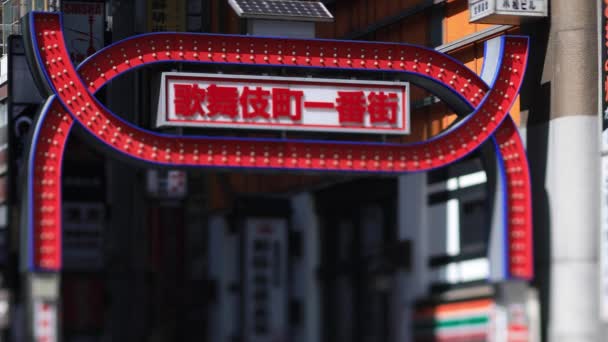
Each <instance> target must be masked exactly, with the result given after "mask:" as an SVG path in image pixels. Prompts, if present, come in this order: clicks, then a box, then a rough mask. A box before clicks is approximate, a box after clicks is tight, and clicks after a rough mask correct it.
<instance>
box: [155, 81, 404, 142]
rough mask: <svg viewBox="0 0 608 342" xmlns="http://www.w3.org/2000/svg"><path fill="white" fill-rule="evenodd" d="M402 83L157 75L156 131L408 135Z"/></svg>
mask: <svg viewBox="0 0 608 342" xmlns="http://www.w3.org/2000/svg"><path fill="white" fill-rule="evenodd" d="M408 101H409V85H408V84H407V83H403V82H377V81H353V80H338V79H310V78H292V77H260V76H235V75H217V74H184V73H163V75H162V83H161V90H160V96H159V106H158V117H157V127H162V126H197V127H223V128H245V129H270V130H300V131H324V132H349V133H377V134H407V133H409V126H410V123H409V107H408Z"/></svg>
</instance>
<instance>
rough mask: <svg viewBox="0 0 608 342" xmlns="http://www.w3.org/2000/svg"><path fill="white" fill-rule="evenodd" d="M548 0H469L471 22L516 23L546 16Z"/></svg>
mask: <svg viewBox="0 0 608 342" xmlns="http://www.w3.org/2000/svg"><path fill="white" fill-rule="evenodd" d="M548 2H549V0H469V14H470V19H469V21H471V22H476V23H486V24H502V25H517V24H520V23H522V22H523V21H526V20H530V19H534V18H542V17H546V16H547V9H548Z"/></svg>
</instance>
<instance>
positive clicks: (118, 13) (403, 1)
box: [0, 0, 608, 342]
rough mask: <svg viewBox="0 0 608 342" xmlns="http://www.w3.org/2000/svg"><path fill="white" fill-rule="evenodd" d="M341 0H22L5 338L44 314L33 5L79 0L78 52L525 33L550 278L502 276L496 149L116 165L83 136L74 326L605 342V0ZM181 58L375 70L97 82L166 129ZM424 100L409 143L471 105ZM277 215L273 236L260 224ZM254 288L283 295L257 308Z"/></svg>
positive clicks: (2, 292)
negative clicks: (271, 162)
mask: <svg viewBox="0 0 608 342" xmlns="http://www.w3.org/2000/svg"><path fill="white" fill-rule="evenodd" d="M322 3H323V4H324V6H325V7H326V8H327V10H328V11H329V13H331V15H332V16H333V20H331V21H322V22H317V21H314V20H302V21H282V20H280V18H278V19H268V18H266V19H252V18H246V17H243V16H239V14H240V13H239V12H238V10H235V9H236V7H235V5H234V2H232V1H228V0H172V1H161V0H132V1H126V0H106V1H68V0H62V1H58V0H56V1H45V0H39V1H34V0H29V1H28V0H9V1H4V2H2V7H1V10H2V35H1V36H2V42H1V44H0V47H1V52H2V58H1V60H0V62H1V64H0V67H1V68H0V84H1V85H0V114H1V115H0V127H1V129H0V164H1V165H2V167H1V168H0V171H1V175H0V188H1V190H0V201H1V204H0V265H1V267H2V278H1V282H0V288H1V289H0V328H2V329H3V331H4V335H3V338H5V339H8V340H14V341H24V340H26V337H25V336H26V335H25V334H26V333H25V332H26V331H27V330H28V327H27V326H28V324H27V323H26V322H28V315H31V313H29V312H28V310H26V308H25V304H24V298H25V296H26V294H27V291H30V290H31V289H30V287H29V285H28V284H29V283H28V281H26V280H25V279H26V276H24V275H23V274H22V272H20V270H19V267H18V263H19V258H20V255H21V253H24V251H23V249H22V248H21V247H20V243H19V229H20V228H19V227H20V226H19V213H20V211H22V210H23V208H21V207H20V196H21V195H20V193H19V188H18V184H19V181H20V179H19V175H20V167H21V165H22V163H23V160H22V158H23V149H24V144H26V142H27V134H28V131H29V129H30V125H31V123H32V117H33V116H34V115H36V113H37V111H38V110H39V109H40V106H41V105H42V102H43V98H42V96H41V95H40V94H39V93H37V90H36V88H35V86H34V82H33V80H32V79H31V76H30V72H29V69H28V66H27V62H26V57H25V52H24V50H23V42H22V38H21V37H20V34H21V26H20V19H21V18H22V17H23V16H24V15H25V14H26V13H27V12H29V11H31V10H38V11H62V12H63V13H64V31H65V32H66V37H67V44H68V48H69V49H70V54H71V56H72V59H73V61H74V63H76V64H77V63H79V62H81V61H82V60H84V59H85V58H86V57H87V56H89V55H91V54H92V53H94V52H95V51H98V50H99V49H101V48H103V47H104V46H106V45H109V44H111V43H112V42H115V41H118V40H121V39H124V38H127V37H130V36H133V35H136V34H141V33H146V32H153V31H188V32H207V33H224V34H249V35H261V36H273V35H279V36H292V37H298V38H322V39H341V40H362V41H380V42H382V41H384V42H399V43H411V44H417V45H424V46H427V47H429V48H433V49H435V50H437V51H440V52H443V53H447V54H449V55H450V56H452V57H453V58H455V59H457V60H459V61H461V62H463V63H465V64H466V65H467V66H468V67H469V68H470V69H472V70H474V71H475V72H477V73H480V72H481V69H482V66H483V57H484V43H485V42H486V41H487V40H489V39H491V38H494V37H496V36H500V35H507V34H516V35H519V34H521V35H527V36H530V39H531V55H530V56H531V57H530V60H529V64H528V65H529V67H528V70H527V76H526V79H525V83H524V86H523V88H522V91H521V96H520V98H519V99H518V101H517V102H516V105H515V106H514V108H513V109H512V110H511V115H512V117H513V118H514V120H515V121H516V123H517V125H518V127H519V129H520V134H521V135H522V137H523V138H524V140H525V141H526V144H527V149H528V158H529V161H530V165H531V172H532V181H533V196H534V201H533V214H534V230H535V237H534V238H535V270H536V276H535V278H534V279H533V280H531V281H529V282H528V281H511V280H507V279H498V280H489V279H490V264H491V262H492V260H490V259H491V258H490V257H489V249H490V248H489V245H490V236H491V224H490V222H491V220H492V213H491V212H489V211H488V210H487V208H488V203H489V202H490V201H492V198H493V196H494V193H493V192H494V191H496V190H495V189H494V188H493V187H492V186H491V184H490V182H489V181H488V179H489V173H490V171H489V170H488V160H487V158H486V156H484V153H483V151H479V152H476V153H474V154H472V155H470V156H469V157H467V158H466V159H465V160H462V161H460V162H458V163H457V164H454V165H452V166H450V167H447V168H443V169H439V170H436V171H432V172H427V173H418V174H408V175H403V176H399V177H389V176H386V177H366V176H360V175H340V174H302V173H297V174H296V173H294V174H289V173H281V172H275V173H260V172H251V171H247V172H237V171H233V172H219V171H207V170H187V171H186V170H152V169H137V168H133V167H131V166H129V165H127V164H124V163H122V162H120V161H117V160H113V159H112V158H109V157H106V156H104V155H103V154H100V153H98V152H97V151H95V150H93V149H91V148H89V147H88V145H87V144H86V143H85V142H83V141H80V140H79V139H78V138H77V137H75V138H74V139H73V140H71V142H70V144H69V146H68V149H67V152H66V160H65V161H64V165H65V166H64V172H63V182H64V185H63V197H64V199H63V201H64V213H63V220H64V232H63V251H64V252H63V270H62V272H61V274H60V278H58V279H51V280H50V282H51V285H50V288H53V287H56V288H57V291H55V292H54V296H55V297H56V299H57V300H58V301H59V303H60V305H59V308H60V310H59V312H60V314H59V315H58V316H57V318H56V319H57V322H58V324H57V327H58V329H57V331H56V332H55V333H56V335H57V336H60V337H59V340H61V341H213V342H216V341H217V342H220V341H221V342H237V341H240V342H266V341H268V342H278V341H294V342H321V341H323V342H330V341H345V342H346V341H353V342H372V341H378V342H379V341H391V342H397V341H399V342H401V341H602V340H603V339H602V336H605V335H604V334H603V331H604V330H603V329H604V325H603V323H602V319H608V317H602V316H601V315H600V313H601V312H605V311H602V310H606V309H604V307H605V306H606V307H608V293H607V289H608V284H607V283H608V279H604V278H606V277H607V276H608V275H607V274H606V272H607V270H606V266H605V265H603V263H601V262H600V255H601V254H602V253H606V252H604V250H608V249H607V248H608V246H605V245H604V243H605V241H604V240H606V239H608V237H607V235H606V234H605V233H606V232H605V231H604V234H603V235H601V234H600V232H601V231H602V227H604V226H606V224H604V225H602V223H603V221H601V215H600V214H601V212H602V208H601V207H602V205H601V203H602V201H601V200H602V197H601V195H600V190H601V186H602V185H604V184H605V182H602V172H601V168H600V165H601V156H602V148H601V146H602V145H601V141H600V127H601V124H600V120H601V118H602V116H601V115H600V113H602V112H603V109H605V108H603V107H602V106H603V103H600V100H602V99H603V98H604V95H603V94H602V93H601V91H602V90H601V88H602V87H601V85H602V82H601V80H600V77H601V76H600V72H601V71H602V68H603V63H602V61H603V60H605V58H606V56H602V57H603V58H602V59H601V60H600V59H598V47H602V46H603V45H604V43H603V41H602V38H603V37H604V36H605V32H604V31H602V29H603V27H600V26H601V25H599V26H598V22H603V21H602V20H603V19H602V18H603V16H602V15H603V8H604V7H603V6H604V3H603V2H600V1H595V0H584V1H572V0H552V1H550V2H549V0H515V1H513V0H511V1H502V0H496V1H493V0H469V1H467V0H350V1H346V0H344V1H342V0H333V1H331V0H328V1H322ZM495 6H496V7H495ZM496 8H497V9H498V10H497V11H496V12H500V13H493V11H494V9H496ZM601 51H603V50H601ZM163 71H190V72H201V71H204V72H221V73H241V74H242V73H246V74H263V75H277V74H278V75H284V76H307V77H308V76H311V77H328V76H330V77H335V78H363V79H366V78H367V79H369V78H370V75H366V74H363V73H361V74H348V75H345V74H340V73H336V72H334V73H327V74H323V73H319V72H313V71H303V72H299V71H293V70H291V71H289V70H271V69H262V68H257V69H246V68H245V69H243V68H234V69H230V68H227V67H224V68H220V67H208V66H205V67H201V66H198V67H197V66H187V65H181V64H172V65H163V66H153V67H148V68H145V69H140V70H136V71H133V72H130V73H129V74H127V75H124V76H122V77H121V78H120V79H118V80H117V81H114V82H112V83H111V84H110V85H109V86H108V87H106V88H105V89H103V90H102V91H100V92H99V93H98V97H99V98H100V99H101V100H102V101H103V102H104V103H105V104H107V106H108V107H109V108H110V109H111V110H113V111H114V112H116V113H120V114H121V115H122V117H123V118H125V119H126V120H128V121H130V122H132V123H134V124H136V125H137V126H140V127H145V128H151V127H153V124H154V122H153V121H154V118H153V116H149V115H146V114H145V113H153V112H154V111H155V108H156V105H157V98H158V92H159V86H160V73H161V72H163ZM372 77H373V78H375V79H378V78H381V79H390V77H392V76H391V75H386V74H375V75H373V76H372ZM598 94H600V95H601V96H600V97H599V98H598ZM411 116H412V128H411V131H412V134H411V135H409V136H406V137H405V138H403V139H402V140H401V141H403V142H413V141H419V140H425V139H429V138H431V137H433V136H436V135H437V134H439V133H440V132H442V131H444V130H446V129H447V128H448V127H450V126H451V125H452V124H454V123H455V122H457V121H458V120H459V119H460V118H459V117H458V116H457V115H456V114H454V113H453V112H452V110H451V109H450V108H449V107H448V106H446V105H445V104H444V103H443V102H441V101H440V100H439V99H438V98H437V97H436V96H434V95H433V94H431V93H429V92H428V91H426V90H424V89H422V88H418V87H416V86H412V90H411ZM604 119H605V117H604ZM165 132H170V133H179V134H186V135H187V134H199V133H200V132H199V131H197V130H196V129H188V128H183V129H182V128H179V129H165ZM258 226H263V227H265V228H264V229H267V230H269V231H271V232H272V233H270V234H266V235H264V236H259V235H256V233H254V232H255V231H257V229H258V228H256V227H258ZM267 246H272V247H268V248H273V253H275V254H274V258H273V260H274V262H275V263H276V264H267V263H259V262H256V256H255V253H258V252H259V250H257V249H256V248H258V247H259V248H262V249H264V248H266V247H267ZM256 251H257V252H256ZM602 260H603V259H602ZM277 265H279V266H277ZM267 272H277V273H278V274H279V275H277V276H276V277H277V279H276V282H273V284H270V285H268V284H265V283H261V284H260V283H259V282H258V281H257V280H256V277H255V275H256V274H265V273H267ZM264 287H268V289H264ZM262 290H264V291H262ZM51 292H52V291H51ZM251 301H262V302H266V303H267V304H266V305H265V306H263V308H264V310H259V311H256V310H250V309H249V307H250V304H249V303H250V302H251ZM606 311H608V310H606ZM251 322H255V324H252V323H251ZM252 326H254V327H258V328H259V329H258V328H256V329H258V330H257V331H252V330H251V329H250V328H249V327H252Z"/></svg>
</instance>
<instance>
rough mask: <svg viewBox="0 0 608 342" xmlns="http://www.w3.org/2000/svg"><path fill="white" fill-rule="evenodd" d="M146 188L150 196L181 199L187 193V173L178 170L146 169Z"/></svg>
mask: <svg viewBox="0 0 608 342" xmlns="http://www.w3.org/2000/svg"><path fill="white" fill-rule="evenodd" d="M146 188H147V190H148V195H150V196H152V197H157V198H167V199H181V198H184V197H185V196H186V194H187V193H188V175H187V174H186V172H185V171H180V170H168V171H167V170H148V172H147V174H146Z"/></svg>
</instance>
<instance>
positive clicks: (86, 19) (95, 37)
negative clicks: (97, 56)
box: [61, 0, 105, 64]
mask: <svg viewBox="0 0 608 342" xmlns="http://www.w3.org/2000/svg"><path fill="white" fill-rule="evenodd" d="M104 5H105V4H104V2H103V1H101V2H91V1H87V2H85V1H66V0H64V1H62V2H61V9H62V11H63V25H64V27H65V40H66V44H67V47H68V51H69V52H70V57H71V59H72V62H74V64H78V63H80V62H82V61H83V60H84V59H85V58H87V57H88V56H90V55H92V54H94V53H95V52H97V51H99V50H100V49H101V48H102V47H103V41H104V30H105V27H104V26H105V23H104V21H105V18H104Z"/></svg>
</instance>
